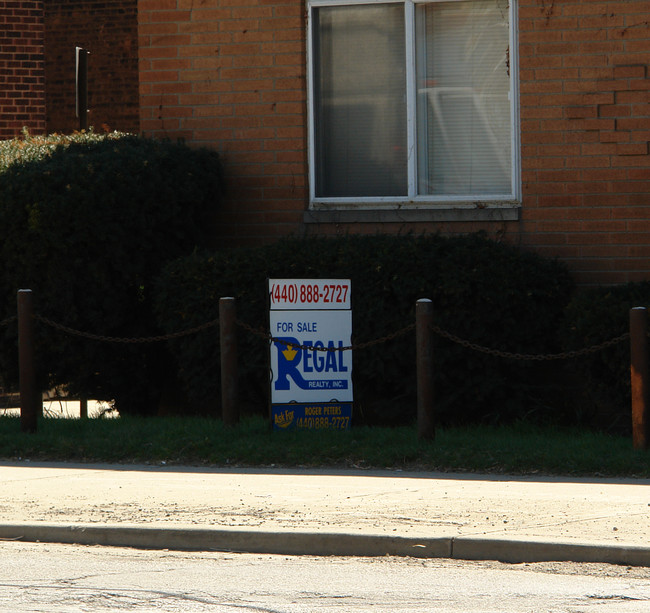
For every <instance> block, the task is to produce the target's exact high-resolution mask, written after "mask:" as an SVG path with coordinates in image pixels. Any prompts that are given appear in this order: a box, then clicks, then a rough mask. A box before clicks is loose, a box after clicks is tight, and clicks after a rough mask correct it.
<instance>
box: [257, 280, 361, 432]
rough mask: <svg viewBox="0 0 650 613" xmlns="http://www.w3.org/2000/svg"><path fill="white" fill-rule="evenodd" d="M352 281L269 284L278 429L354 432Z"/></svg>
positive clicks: (273, 405)
mask: <svg viewBox="0 0 650 613" xmlns="http://www.w3.org/2000/svg"><path fill="white" fill-rule="evenodd" d="M350 294H351V292H350V280H349V279H343V280H341V279H269V305H270V309H269V320H270V326H271V337H272V340H271V419H272V421H273V427H274V428H275V429H288V428H337V429H345V428H349V427H350V421H351V418H352V351H351V350H349V349H346V350H342V349H343V348H345V347H349V346H350V344H351V339H352V308H351V299H350Z"/></svg>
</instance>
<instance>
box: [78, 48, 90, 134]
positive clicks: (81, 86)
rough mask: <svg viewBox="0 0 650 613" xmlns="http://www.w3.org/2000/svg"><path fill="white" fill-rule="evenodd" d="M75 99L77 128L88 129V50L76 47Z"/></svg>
mask: <svg viewBox="0 0 650 613" xmlns="http://www.w3.org/2000/svg"><path fill="white" fill-rule="evenodd" d="M75 52H76V59H77V61H76V90H77V91H76V99H77V117H78V118H79V130H80V131H81V130H87V129H88V51H86V49H83V48H82V47H76V48H75Z"/></svg>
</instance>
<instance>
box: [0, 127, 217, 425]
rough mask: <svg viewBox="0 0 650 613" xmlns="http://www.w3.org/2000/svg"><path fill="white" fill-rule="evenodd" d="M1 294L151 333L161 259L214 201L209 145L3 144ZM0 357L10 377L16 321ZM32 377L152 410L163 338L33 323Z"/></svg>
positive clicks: (175, 251) (92, 138)
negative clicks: (94, 337)
mask: <svg viewBox="0 0 650 613" xmlns="http://www.w3.org/2000/svg"><path fill="white" fill-rule="evenodd" d="M0 151H1V152H2V154H1V159H2V166H1V167H0V236H2V239H3V240H2V245H1V246H0V258H1V261H2V269H1V271H0V300H1V301H2V302H1V303H0V304H2V311H3V312H2V313H1V314H0V316H8V315H11V314H15V312H16V291H17V289H19V288H29V289H32V290H33V291H34V297H35V306H36V311H37V313H38V314H40V315H44V316H46V317H48V318H51V319H53V320H55V321H57V322H61V323H63V324H65V325H67V326H70V327H73V328H77V329H80V330H85V331H89V332H92V333H95V334H100V335H105V336H112V337H140V336H150V335H152V334H156V333H159V332H160V330H159V328H157V327H156V326H155V325H154V323H153V319H154V318H153V316H152V311H151V294H150V290H151V284H152V281H153V279H154V278H155V277H156V276H157V275H158V274H159V272H160V270H161V268H162V266H163V265H164V264H165V263H166V262H168V261H170V260H172V259H175V258H178V257H180V256H182V255H183V254H187V253H190V252H191V251H192V250H193V249H194V248H195V247H196V246H197V245H200V244H202V243H203V241H204V240H206V230H207V229H208V228H209V226H210V224H209V220H210V214H211V212H212V211H213V210H215V208H216V207H217V206H218V205H219V202H220V195H221V166H220V161H219V157H218V155H217V154H216V153H215V152H211V151H207V150H194V149H191V148H189V147H187V146H184V145H181V144H174V143H170V142H160V141H153V140H148V139H144V138H140V137H137V136H133V135H126V134H109V135H104V136H101V135H95V134H92V133H90V134H89V133H83V134H78V135H73V136H65V137H62V136H58V135H54V136H51V137H39V138H26V139H17V140H15V141H7V142H5V143H3V144H2V146H0ZM2 334H3V339H2V343H1V344H0V366H1V368H2V370H1V371H2V372H3V373H4V374H5V376H6V377H7V378H8V380H9V382H15V380H16V353H15V352H16V330H15V326H12V327H8V328H6V330H4V331H3V332H2ZM38 338H39V346H38V348H37V355H38V356H39V358H40V365H39V372H40V384H41V385H42V386H43V387H49V386H53V385H68V386H69V388H70V389H71V391H72V392H74V393H83V394H87V395H89V396H90V397H93V398H94V397H96V398H98V399H107V400H111V399H115V400H116V403H117V406H118V408H119V409H120V410H121V411H122V412H125V413H126V412H138V413H151V412H155V411H156V408H157V407H156V406H155V405H156V403H157V396H158V395H159V393H160V387H161V382H164V381H166V380H167V378H168V373H169V364H170V362H169V360H168V359H167V358H166V355H165V349H164V347H163V348H162V349H161V346H160V345H158V346H151V345H116V344H114V343H100V342H97V341H89V340H83V339H79V338H77V337H72V336H69V335H66V334H63V333H61V332H58V331H56V330H53V329H51V328H49V327H47V326H44V325H43V324H41V323H39V325H38Z"/></svg>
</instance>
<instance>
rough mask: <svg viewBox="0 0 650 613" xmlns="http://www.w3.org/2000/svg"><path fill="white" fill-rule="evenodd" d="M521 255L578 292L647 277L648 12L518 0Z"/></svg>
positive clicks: (646, 8)
mask: <svg viewBox="0 0 650 613" xmlns="http://www.w3.org/2000/svg"><path fill="white" fill-rule="evenodd" d="M519 16H520V19H519V56H520V70H521V72H520V79H521V86H520V87H521V98H520V100H521V135H522V136H521V138H522V166H523V170H522V173H523V174H522V180H523V193H524V198H523V208H522V221H521V222H520V223H519V224H518V225H519V227H518V229H517V232H518V233H519V234H520V236H521V239H522V242H523V243H524V244H525V245H528V246H530V247H533V248H535V249H536V250H537V251H540V252H541V253H545V254H548V255H554V256H559V257H561V258H563V259H565V260H566V261H567V262H569V264H570V266H571V267H572V269H573V270H574V271H575V272H576V275H577V277H578V279H579V280H581V281H582V282H587V283H590V282H598V283H607V282H622V281H630V280H640V279H647V278H650V156H649V155H648V153H649V150H648V142H649V141H650V79H649V77H650V74H649V69H648V62H649V57H650V56H649V52H650V2H644V1H627V2H599V1H597V0H592V1H589V2H580V1H577V0H573V1H568V0H521V2H520V9H519Z"/></svg>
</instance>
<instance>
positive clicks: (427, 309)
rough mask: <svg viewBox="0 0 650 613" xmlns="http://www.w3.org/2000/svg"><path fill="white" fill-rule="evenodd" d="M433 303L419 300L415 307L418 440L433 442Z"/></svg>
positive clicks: (434, 431)
mask: <svg viewBox="0 0 650 613" xmlns="http://www.w3.org/2000/svg"><path fill="white" fill-rule="evenodd" d="M432 325H433V303H432V302H431V300H428V299H421V300H418V301H417V303H416V305H415V335H416V341H415V342H416V357H417V380H418V381H417V391H418V438H420V439H426V440H433V439H434V438H435V434H436V429H435V423H434V411H433V333H432V330H431V326H432Z"/></svg>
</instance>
